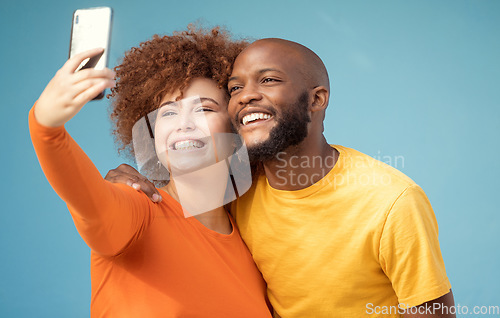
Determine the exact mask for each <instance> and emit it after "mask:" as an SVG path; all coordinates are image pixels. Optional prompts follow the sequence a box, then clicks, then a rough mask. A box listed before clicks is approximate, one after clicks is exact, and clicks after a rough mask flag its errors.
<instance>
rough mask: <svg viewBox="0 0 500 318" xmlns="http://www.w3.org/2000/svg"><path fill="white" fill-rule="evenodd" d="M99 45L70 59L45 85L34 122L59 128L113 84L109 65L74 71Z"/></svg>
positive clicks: (113, 75)
mask: <svg viewBox="0 0 500 318" xmlns="http://www.w3.org/2000/svg"><path fill="white" fill-rule="evenodd" d="M102 52H103V49H102V48H98V49H92V50H88V51H85V52H82V53H80V54H77V55H75V56H73V57H72V58H70V59H69V60H68V61H67V62H66V63H65V64H64V65H63V67H61V68H60V69H59V70H58V71H57V73H56V75H55V76H54V77H53V78H52V80H51V81H50V82H49V84H47V86H46V87H45V89H44V91H43V92H42V94H41V95H40V97H39V99H38V101H37V103H36V106H35V117H36V119H37V121H38V122H39V123H40V124H42V125H44V126H47V127H59V126H62V125H64V124H65V123H66V122H68V121H69V120H70V119H71V118H73V116H75V115H76V114H77V113H78V112H79V111H80V109H82V107H83V106H84V105H85V104H86V103H87V102H89V101H91V100H92V99H93V98H94V97H96V96H97V95H99V94H100V93H101V92H102V91H103V90H104V89H106V88H111V87H114V86H115V81H114V77H115V72H113V71H112V70H110V69H109V68H105V69H103V70H96V69H93V68H88V69H83V70H80V71H78V72H75V71H76V70H77V69H78V67H79V66H80V64H81V63H82V62H83V61H84V60H85V59H87V58H91V57H93V56H95V55H98V54H101V53H102Z"/></svg>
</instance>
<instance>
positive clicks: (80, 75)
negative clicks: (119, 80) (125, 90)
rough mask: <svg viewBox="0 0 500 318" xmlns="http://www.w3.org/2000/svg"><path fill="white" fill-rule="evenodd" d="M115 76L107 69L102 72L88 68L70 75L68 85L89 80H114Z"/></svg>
mask: <svg viewBox="0 0 500 318" xmlns="http://www.w3.org/2000/svg"><path fill="white" fill-rule="evenodd" d="M115 76H116V74H115V72H114V71H113V70H110V69H109V68H105V69H102V70H96V69H93V68H88V69H84V70H81V71H79V72H76V73H74V74H72V75H71V79H70V83H73V84H75V83H78V82H81V81H84V80H86V79H91V78H102V79H110V80H112V79H114V78H115Z"/></svg>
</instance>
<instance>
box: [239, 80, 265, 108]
mask: <svg viewBox="0 0 500 318" xmlns="http://www.w3.org/2000/svg"><path fill="white" fill-rule="evenodd" d="M238 97H239V104H241V105H247V104H250V103H252V102H255V101H259V100H261V99H262V94H261V93H260V91H259V90H258V87H257V85H254V84H250V85H245V86H244V87H242V88H241V92H240V94H239V96H238Z"/></svg>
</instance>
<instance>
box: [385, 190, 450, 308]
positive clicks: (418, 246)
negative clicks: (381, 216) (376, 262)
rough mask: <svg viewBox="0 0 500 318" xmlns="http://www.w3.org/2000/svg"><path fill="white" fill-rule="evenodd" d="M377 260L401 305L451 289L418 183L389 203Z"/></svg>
mask: <svg viewBox="0 0 500 318" xmlns="http://www.w3.org/2000/svg"><path fill="white" fill-rule="evenodd" d="M379 257H380V263H381V266H382V269H383V270H384V272H385V274H386V275H387V276H388V277H389V279H390V281H391V283H392V286H393V288H394V291H395V292H396V295H397V297H398V301H399V303H400V304H401V306H403V307H405V308H406V307H413V306H418V305H421V304H423V303H425V302H427V301H431V300H434V299H436V298H439V297H441V296H443V295H445V294H447V293H448V292H449V291H450V288H451V285H450V282H449V280H448V277H447V276H446V270H445V266H444V262H443V257H442V255H441V250H440V247H439V241H438V225H437V221H436V217H435V215H434V211H433V210H432V207H431V204H430V202H429V200H428V198H427V196H426V195H425V193H424V191H423V190H422V189H421V188H420V187H419V186H418V185H411V186H409V187H407V188H406V189H405V190H404V191H403V192H402V193H401V195H400V196H399V197H398V198H397V199H396V201H395V202H394V204H393V205H392V207H391V209H390V211H389V213H388V215H387V219H386V222H385V224H384V227H383V231H382V235H381V239H380V254H379Z"/></svg>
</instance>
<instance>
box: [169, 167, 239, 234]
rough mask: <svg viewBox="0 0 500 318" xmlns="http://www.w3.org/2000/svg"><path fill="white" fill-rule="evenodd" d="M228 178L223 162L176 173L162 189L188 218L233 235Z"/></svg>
mask: <svg viewBox="0 0 500 318" xmlns="http://www.w3.org/2000/svg"><path fill="white" fill-rule="evenodd" d="M228 177H229V174H228V170H227V166H226V163H225V162H224V161H221V162H218V163H217V164H215V165H211V166H209V167H206V168H204V169H200V170H197V171H193V172H189V173H184V174H178V173H175V172H174V173H172V174H171V180H170V182H169V183H168V184H167V185H166V186H165V187H163V188H162V189H163V190H164V191H166V192H167V193H168V194H169V195H170V196H171V197H172V198H174V199H175V200H176V201H177V202H179V203H180V205H181V206H182V208H183V210H184V214H185V215H186V217H190V216H193V217H194V218H196V219H197V220H198V221H199V222H200V223H202V224H203V225H204V226H205V227H207V228H209V229H210V230H212V231H215V232H218V233H222V234H230V233H231V232H232V226H231V222H230V220H229V217H228V215H227V212H226V210H225V209H224V207H223V205H224V195H225V193H226V187H227V180H228Z"/></svg>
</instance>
